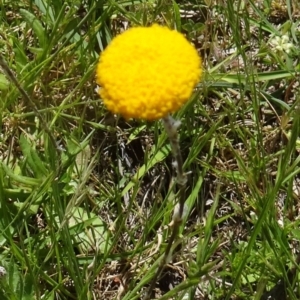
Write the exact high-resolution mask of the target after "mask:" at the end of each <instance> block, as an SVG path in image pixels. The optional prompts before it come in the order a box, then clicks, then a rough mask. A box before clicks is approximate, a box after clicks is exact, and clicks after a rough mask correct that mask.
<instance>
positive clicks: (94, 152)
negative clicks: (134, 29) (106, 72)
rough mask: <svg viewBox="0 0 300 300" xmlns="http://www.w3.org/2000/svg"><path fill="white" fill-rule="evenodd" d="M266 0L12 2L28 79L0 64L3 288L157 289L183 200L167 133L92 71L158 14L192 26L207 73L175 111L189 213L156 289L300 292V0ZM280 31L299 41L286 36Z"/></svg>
mask: <svg viewBox="0 0 300 300" xmlns="http://www.w3.org/2000/svg"><path fill="white" fill-rule="evenodd" d="M257 2H259V1H233V0H230V1H226V2H224V4H222V3H223V2H221V1H200V0H191V1H177V2H176V1H171V0H170V1H169V0H161V1H150V0H149V1H142V0H141V1H95V0H87V1H70V0H67V1H61V0H49V1H45V0H35V1H33V0H31V1H25V0H22V1H8V0H4V1H2V2H1V3H0V55H1V56H2V57H3V58H4V59H5V61H6V63H7V65H8V66H9V69H10V70H11V71H12V72H13V74H14V76H15V77H16V78H17V80H18V83H19V85H20V86H19V87H18V83H14V82H13V81H12V80H11V78H9V76H6V75H5V74H4V72H2V71H4V70H3V68H1V67H0V71H1V72H0V96H1V98H0V99H1V100H0V125H1V135H0V155H1V161H0V200H1V201H0V250H1V251H0V266H3V267H4V268H5V269H6V275H5V276H3V277H2V278H1V279H0V297H1V299H108V300H109V299H124V300H132V299H142V297H143V295H144V293H145V291H146V290H147V288H149V286H150V284H151V282H152V281H151V280H152V279H153V278H154V275H155V272H156V271H157V268H158V266H159V264H160V262H161V260H162V259H163V255H164V253H165V250H166V247H167V243H168V239H169V238H170V235H171V231H172V230H171V228H170V227H169V226H168V224H169V223H170V222H171V220H172V214H173V209H174V201H176V199H177V196H176V194H175V193H174V190H173V184H172V183H173V180H174V179H173V178H172V176H173V167H172V154H171V149H170V145H169V141H168V139H167V136H166V133H165V131H164V129H163V125H162V124H161V122H154V123H147V122H141V121H135V120H131V121H125V120H123V119H122V118H118V117H117V116H113V115H111V114H110V113H109V112H107V111H106V109H105V107H104V106H103V104H102V102H101V99H99V96H98V95H97V93H96V92H95V88H96V83H95V80H94V76H95V74H94V71H95V65H96V63H97V59H98V56H99V53H100V52H101V51H102V50H103V49H104V48H105V47H106V46H107V45H108V44H109V42H110V41H111V39H112V38H113V37H114V36H115V35H117V34H118V33H120V32H122V31H123V30H124V29H125V28H126V26H127V25H128V26H137V25H145V26H146V25H150V24H152V23H154V22H158V23H162V24H165V25H167V26H169V27H171V28H177V29H178V30H179V31H182V32H183V33H185V34H186V36H187V37H188V38H189V40H191V41H192V42H193V43H194V44H195V46H196V47H197V49H198V50H199V52H200V53H201V55H202V57H203V65H204V67H205V72H204V78H203V79H202V81H201V83H199V85H198V86H197V90H196V91H195V93H194V95H193V97H192V99H191V101H190V102H189V103H188V104H187V105H185V107H183V108H182V109H181V110H180V111H179V112H178V113H176V115H175V117H176V118H177V119H180V120H181V123H182V125H181V127H180V128H179V133H180V145H181V149H182V155H183V159H184V170H185V171H186V172H187V173H188V185H187V189H186V197H187V199H186V205H187V207H188V211H189V216H188V217H187V218H186V220H185V223H184V226H181V227H180V230H179V234H178V236H177V238H176V239H175V242H174V245H173V254H174V257H173V259H172V261H171V262H170V263H169V264H168V265H166V266H165V267H164V270H163V272H162V274H161V276H160V278H159V279H158V281H157V283H156V284H155V289H154V290H153V295H152V298H153V299H266V297H267V295H268V294H267V293H268V292H269V291H271V290H272V289H273V291H274V287H275V288H276V287H277V288H278V291H279V292H278V291H277V292H276V293H275V296H274V297H275V298H273V299H280V300H281V299H285V298H284V297H285V296H286V297H287V298H288V299H299V298H300V290H299V286H298V284H297V283H298V281H299V278H300V275H299V267H298V264H299V262H300V257H299V254H298V248H299V239H300V230H299V195H300V192H299V190H300V185H299V175H298V174H299V172H300V167H299V166H300V162H299V160H300V159H299V150H300V146H299V145H300V140H299V134H300V132H299V131H300V119H299V118H300V114H299V102H300V93H299V69H300V68H299V67H300V65H299V58H300V51H299V49H300V42H299V40H300V31H299V20H298V19H297V16H299V14H300V12H299V5H298V6H297V4H295V3H293V1H288V0H287V1H284V0H283V1H260V2H259V3H261V4H260V5H259V6H257ZM284 5H286V9H283V10H281V9H280V8H281V7H284ZM286 12H287V13H286ZM282 35H288V36H289V39H290V40H289V42H290V43H293V45H294V48H293V49H292V50H291V52H290V53H286V52H285V51H281V50H280V49H279V50H275V46H276V45H274V43H273V42H272V40H273V39H274V37H275V36H282ZM272 43H273V44H272ZM279 280H280V283H278V282H279ZM281 292H283V293H284V294H280V293H281ZM276 297H277V298H276Z"/></svg>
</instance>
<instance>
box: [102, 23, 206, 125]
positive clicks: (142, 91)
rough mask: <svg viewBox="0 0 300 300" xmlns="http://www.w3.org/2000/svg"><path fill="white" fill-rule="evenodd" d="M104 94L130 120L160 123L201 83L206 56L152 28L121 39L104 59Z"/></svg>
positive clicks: (174, 35)
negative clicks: (203, 56)
mask: <svg viewBox="0 0 300 300" xmlns="http://www.w3.org/2000/svg"><path fill="white" fill-rule="evenodd" d="M96 73H97V78H96V79H97V83H98V84H99V85H100V89H99V91H100V92H99V93H100V96H101V97H102V99H103V101H104V104H105V105H106V107H107V108H108V109H109V110H110V111H112V112H113V113H119V114H121V115H122V116H124V117H125V118H127V119H129V118H139V119H145V120H155V119H159V118H162V117H164V116H166V115H167V114H168V113H170V112H175V111H176V110H178V109H179V108H180V107H181V106H182V105H183V104H184V103H185V102H186V101H187V100H188V99H189V97H190V96H191V93H192V91H193V88H194V87H195V85H196V83H197V82H198V80H199V79H200V76H201V73H202V68H201V58H200V57H199V55H198V53H197V50H196V49H195V48H194V47H193V46H192V45H191V44H190V43H189V42H188V41H187V40H186V38H185V37H184V36H183V35H182V34H181V33H179V32H177V31H175V30H170V29H168V28H167V27H162V26H159V25H156V24H155V25H153V26H151V27H136V28H131V29H129V30H127V31H125V32H123V33H122V34H120V35H118V36H117V37H116V38H115V39H113V40H112V42H111V43H110V44H109V45H108V47H107V48H106V49H105V50H104V51H103V52H102V54H101V55H100V59H99V63H98V65H97V71H96Z"/></svg>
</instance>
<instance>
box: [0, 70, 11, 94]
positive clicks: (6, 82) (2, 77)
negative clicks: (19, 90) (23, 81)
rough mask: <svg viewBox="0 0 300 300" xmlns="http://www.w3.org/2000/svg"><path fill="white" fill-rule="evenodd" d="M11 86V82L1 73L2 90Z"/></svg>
mask: <svg viewBox="0 0 300 300" xmlns="http://www.w3.org/2000/svg"><path fill="white" fill-rule="evenodd" d="M8 87H9V82H8V80H7V79H6V77H5V76H4V75H3V74H0V90H1V91H5V90H7V89H8Z"/></svg>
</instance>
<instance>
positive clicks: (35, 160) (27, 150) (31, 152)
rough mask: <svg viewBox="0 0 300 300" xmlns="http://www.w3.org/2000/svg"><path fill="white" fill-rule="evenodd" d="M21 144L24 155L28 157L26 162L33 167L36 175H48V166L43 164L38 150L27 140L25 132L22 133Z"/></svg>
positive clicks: (38, 176) (39, 176)
mask: <svg viewBox="0 0 300 300" xmlns="http://www.w3.org/2000/svg"><path fill="white" fill-rule="evenodd" d="M20 146H21V149H22V152H23V154H24V156H25V157H26V162H27V163H28V165H29V166H30V168H31V169H32V171H33V173H34V175H35V177H37V178H41V177H43V176H46V175H47V173H48V172H47V169H46V167H45V166H44V165H43V162H42V160H41V159H40V158H39V156H38V155H37V153H36V150H35V149H34V148H33V146H32V145H31V144H30V143H29V142H28V141H27V139H26V138H25V136H24V134H22V135H21V137H20Z"/></svg>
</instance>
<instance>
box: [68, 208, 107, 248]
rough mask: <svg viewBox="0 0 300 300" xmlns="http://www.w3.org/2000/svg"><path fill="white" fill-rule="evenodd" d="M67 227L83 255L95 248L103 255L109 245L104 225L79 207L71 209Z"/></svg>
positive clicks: (92, 214)
mask: <svg viewBox="0 0 300 300" xmlns="http://www.w3.org/2000/svg"><path fill="white" fill-rule="evenodd" d="M68 225H69V230H70V234H71V235H73V236H74V239H75V240H76V241H77V243H78V247H79V249H80V250H81V252H83V253H87V252H90V251H93V250H94V249H95V248H96V247H98V248H99V250H100V251H101V252H102V253H104V251H105V249H106V248H107V247H108V246H109V245H110V244H111V241H110V240H109V237H108V231H107V229H106V226H105V223H104V222H103V221H102V220H101V219H100V218H99V217H98V216H97V215H96V214H94V213H92V212H91V213H87V212H86V210H84V209H83V208H81V207H74V208H73V211H72V215H71V217H70V219H69V223H68Z"/></svg>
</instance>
